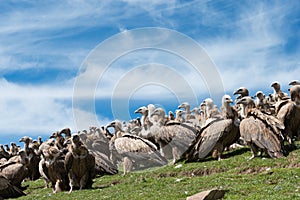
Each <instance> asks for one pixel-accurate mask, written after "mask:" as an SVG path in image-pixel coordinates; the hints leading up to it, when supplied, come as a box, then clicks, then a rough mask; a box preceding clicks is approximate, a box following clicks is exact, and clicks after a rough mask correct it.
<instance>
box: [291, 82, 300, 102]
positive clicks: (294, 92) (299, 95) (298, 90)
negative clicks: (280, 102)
mask: <svg viewBox="0 0 300 200" xmlns="http://www.w3.org/2000/svg"><path fill="white" fill-rule="evenodd" d="M290 95H291V100H292V101H294V102H295V103H296V104H297V105H300V85H294V86H292V87H291V88H290Z"/></svg>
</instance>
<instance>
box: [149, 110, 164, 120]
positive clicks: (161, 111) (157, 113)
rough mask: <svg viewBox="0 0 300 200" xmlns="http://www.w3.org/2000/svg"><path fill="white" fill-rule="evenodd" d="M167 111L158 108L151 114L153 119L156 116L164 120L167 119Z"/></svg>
mask: <svg viewBox="0 0 300 200" xmlns="http://www.w3.org/2000/svg"><path fill="white" fill-rule="evenodd" d="M165 113H166V112H165V110H164V109H163V108H156V109H155V110H154V111H153V113H152V114H151V117H153V116H154V115H156V116H158V117H160V118H164V117H165Z"/></svg>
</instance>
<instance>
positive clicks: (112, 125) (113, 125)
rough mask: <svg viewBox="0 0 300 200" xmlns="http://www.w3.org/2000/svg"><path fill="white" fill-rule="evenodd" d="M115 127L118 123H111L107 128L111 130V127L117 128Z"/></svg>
mask: <svg viewBox="0 0 300 200" xmlns="http://www.w3.org/2000/svg"><path fill="white" fill-rule="evenodd" d="M115 125H116V122H111V123H110V124H108V125H107V126H106V128H109V127H115Z"/></svg>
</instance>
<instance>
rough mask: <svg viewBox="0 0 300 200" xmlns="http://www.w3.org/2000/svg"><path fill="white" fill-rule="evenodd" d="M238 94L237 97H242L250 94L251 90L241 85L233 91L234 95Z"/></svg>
mask: <svg viewBox="0 0 300 200" xmlns="http://www.w3.org/2000/svg"><path fill="white" fill-rule="evenodd" d="M237 94H239V96H238V97H237V99H240V98H242V97H245V96H249V90H248V89H247V88H246V87H240V88H238V89H237V90H236V91H234V92H233V95H237Z"/></svg>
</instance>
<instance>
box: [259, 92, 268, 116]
mask: <svg viewBox="0 0 300 200" xmlns="http://www.w3.org/2000/svg"><path fill="white" fill-rule="evenodd" d="M255 97H256V98H255V107H256V108H258V109H259V110H260V111H262V112H264V113H267V114H271V110H270V105H269V103H268V101H267V99H266V98H265V94H264V93H263V92H262V91H257V92H256V94H255Z"/></svg>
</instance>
